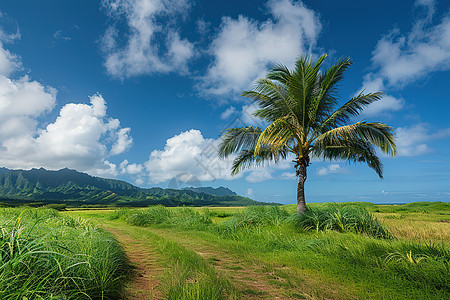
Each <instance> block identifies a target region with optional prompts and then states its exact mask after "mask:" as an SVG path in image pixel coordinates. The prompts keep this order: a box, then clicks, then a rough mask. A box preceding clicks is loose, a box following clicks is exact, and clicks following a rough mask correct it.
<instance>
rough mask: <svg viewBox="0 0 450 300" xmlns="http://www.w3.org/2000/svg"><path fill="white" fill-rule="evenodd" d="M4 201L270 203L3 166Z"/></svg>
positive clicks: (204, 190)
mask: <svg viewBox="0 0 450 300" xmlns="http://www.w3.org/2000/svg"><path fill="white" fill-rule="evenodd" d="M0 202H3V203H6V204H24V203H30V202H42V203H44V204H51V203H57V204H67V205H70V206H78V205H117V206H148V205H154V204H162V205H165V206H248V205H260V204H268V203H263V202H258V201H254V200H251V199H249V198H247V197H242V196H239V195H236V193H234V192H233V191H231V190H229V189H227V188H224V187H219V188H211V187H199V188H192V187H191V188H184V189H181V190H177V189H163V188H158V187H154V188H149V189H145V188H139V187H136V186H134V185H132V184H130V183H128V182H125V181H121V180H116V179H106V178H101V177H94V176H90V175H88V174H85V173H81V172H78V171H75V170H70V169H67V168H66V169H61V170H59V171H49V170H46V169H43V168H40V169H31V170H9V169H6V168H0Z"/></svg>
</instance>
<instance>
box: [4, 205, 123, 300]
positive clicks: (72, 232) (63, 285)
mask: <svg viewBox="0 0 450 300" xmlns="http://www.w3.org/2000/svg"><path fill="white" fill-rule="evenodd" d="M126 271H127V264H126V259H125V256H124V253H123V251H122V249H121V248H120V246H119V244H118V242H117V241H116V240H115V239H114V238H113V237H112V236H111V235H110V234H109V233H107V232H105V231H102V230H100V229H98V228H97V227H96V226H94V225H93V224H91V223H90V222H88V221H86V220H84V219H82V218H75V219H74V218H70V217H61V216H59V215H58V213H57V212H56V211H55V210H42V209H25V210H23V209H20V208H15V209H1V210H0V299H120V298H121V295H120V293H121V290H122V282H123V280H124V279H125V275H126Z"/></svg>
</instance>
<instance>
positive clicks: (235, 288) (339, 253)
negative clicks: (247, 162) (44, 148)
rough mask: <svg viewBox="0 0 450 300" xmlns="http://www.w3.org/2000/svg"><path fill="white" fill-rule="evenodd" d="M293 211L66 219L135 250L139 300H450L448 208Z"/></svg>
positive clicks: (160, 210) (362, 206) (161, 211)
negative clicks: (88, 225)
mask: <svg viewBox="0 0 450 300" xmlns="http://www.w3.org/2000/svg"><path fill="white" fill-rule="evenodd" d="M294 211H295V207H294V206H285V207H281V208H280V207H250V208H239V207H236V208H209V209H206V208H196V209H193V208H164V207H150V208H145V209H137V210H133V209H126V210H117V211H89V210H88V211H71V212H66V213H64V214H66V215H71V216H73V217H75V216H83V217H84V218H88V219H90V220H92V221H93V222H95V223H96V224H98V226H100V227H103V228H105V229H107V230H109V231H111V232H113V233H114V234H115V235H116V237H117V238H118V239H119V240H121V241H122V242H123V243H124V244H125V245H126V244H128V245H132V246H131V247H130V250H128V251H127V254H128V256H131V261H132V262H133V260H134V264H135V265H136V269H137V272H141V273H142V274H141V275H139V274H138V275H137V276H138V277H141V278H145V279H146V280H144V282H142V280H141V282H136V280H135V281H134V282H133V280H132V281H131V282H130V283H129V285H128V293H129V295H135V296H134V298H136V299H152V297H153V298H154V299H270V298H277V297H278V298H277V299H449V298H450V275H449V274H450V267H449V263H450V246H449V245H450V244H449V242H450V224H449V222H450V204H448V203H411V204H408V205H382V206H380V205H374V204H369V203H344V204H312V205H311V206H310V211H309V215H307V216H306V217H302V218H298V217H295V216H293V212H294ZM133 251H134V252H133ZM136 253H137V254H136ZM133 257H134V258H133ZM136 295H139V296H136ZM146 297H147V298H146ZM131 298H133V297H131Z"/></svg>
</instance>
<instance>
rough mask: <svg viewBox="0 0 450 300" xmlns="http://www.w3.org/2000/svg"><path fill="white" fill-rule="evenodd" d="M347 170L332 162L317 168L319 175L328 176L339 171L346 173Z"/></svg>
mask: <svg viewBox="0 0 450 300" xmlns="http://www.w3.org/2000/svg"><path fill="white" fill-rule="evenodd" d="M345 171H346V169H345V168H341V166H340V165H338V164H331V165H328V166H327V167H320V168H318V169H317V175H319V176H326V175H329V174H337V173H344V172H345Z"/></svg>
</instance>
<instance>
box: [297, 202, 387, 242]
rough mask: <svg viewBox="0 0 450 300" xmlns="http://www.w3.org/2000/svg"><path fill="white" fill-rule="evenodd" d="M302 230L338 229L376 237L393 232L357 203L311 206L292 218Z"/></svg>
mask: <svg viewBox="0 0 450 300" xmlns="http://www.w3.org/2000/svg"><path fill="white" fill-rule="evenodd" d="M290 222H292V223H293V224H294V225H295V226H296V227H298V228H301V229H302V230H306V231H308V230H316V231H319V230H336V231H339V232H356V233H364V234H367V235H370V236H373V237H376V238H392V237H393V236H392V234H391V233H390V232H389V230H387V229H386V228H385V227H384V226H383V225H382V224H381V222H380V221H379V220H378V219H377V218H376V217H375V216H374V215H372V214H371V213H369V212H368V211H367V210H366V209H365V208H363V207H361V206H355V205H337V204H336V205H332V206H325V207H321V208H318V209H317V208H316V209H311V208H309V209H308V210H307V211H306V212H305V213H303V214H300V215H297V214H296V215H293V216H292V217H291V218H290Z"/></svg>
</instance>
